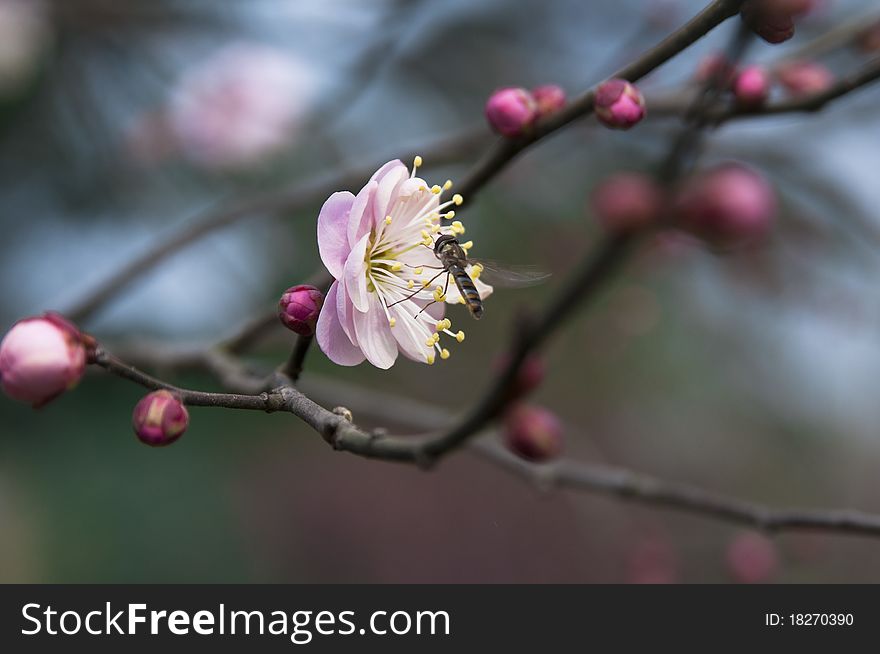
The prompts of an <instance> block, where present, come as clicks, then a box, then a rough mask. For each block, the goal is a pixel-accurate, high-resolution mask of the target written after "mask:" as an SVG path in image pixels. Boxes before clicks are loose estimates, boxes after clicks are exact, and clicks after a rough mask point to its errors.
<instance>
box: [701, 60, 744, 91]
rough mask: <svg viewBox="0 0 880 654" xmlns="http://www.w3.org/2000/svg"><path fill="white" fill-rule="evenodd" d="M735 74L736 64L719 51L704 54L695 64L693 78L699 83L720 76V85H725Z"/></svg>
mask: <svg viewBox="0 0 880 654" xmlns="http://www.w3.org/2000/svg"><path fill="white" fill-rule="evenodd" d="M736 74H737V69H736V66H735V65H734V64H733V63H732V62H730V61H729V60H728V59H727V57H726V56H725V55H724V54H723V53H721V52H713V53H712V54H709V55H706V56H705V57H703V58H702V59H701V60H700V63H699V64H697V71H696V73H694V79H695V80H696V81H697V82H699V83H700V84H705V83H707V82H708V81H709V80H710V79H715V78H719V77H720V78H721V80H722V86H723V87H725V88H726V87H727V86H728V85H729V81H730V80H732V79H733V78H734V77H735V76H736Z"/></svg>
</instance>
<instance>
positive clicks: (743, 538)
mask: <svg viewBox="0 0 880 654" xmlns="http://www.w3.org/2000/svg"><path fill="white" fill-rule="evenodd" d="M725 558H726V562H727V569H728V571H729V572H730V574H731V576H732V577H733V578H734V579H735V580H736V581H738V582H740V583H744V584H758V583H762V582H766V581H769V580H770V579H772V577H773V575H774V574H775V573H776V571H777V569H778V567H779V555H778V554H777V552H776V546H775V545H774V544H773V542H772V541H771V540H770V539H769V538H767V537H766V536H764V535H762V534H758V533H755V532H746V533H742V534H740V535H739V536H737V537H736V538H734V539H733V540H732V541H731V543H730V545H729V546H728V547H727V552H726V555H725Z"/></svg>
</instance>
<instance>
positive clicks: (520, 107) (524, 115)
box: [486, 88, 538, 136]
mask: <svg viewBox="0 0 880 654" xmlns="http://www.w3.org/2000/svg"><path fill="white" fill-rule="evenodd" d="M537 116H538V104H537V103H536V102H535V98H534V97H532V94H531V93H529V92H528V91H526V90H525V89H520V88H505V89H501V90H500V91H495V93H493V94H492V95H491V96H489V100H488V101H487V102H486V119H487V120H488V121H489V125H490V126H491V127H492V129H494V130H495V131H496V132H498V133H499V134H503V135H504V136H517V135H519V134H522V133H523V131H524V130H525V129H526V128H527V127H528V126H529V125H531V124H532V123H533V122H534V121H535V118H537Z"/></svg>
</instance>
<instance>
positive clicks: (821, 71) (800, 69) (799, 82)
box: [776, 61, 834, 96]
mask: <svg viewBox="0 0 880 654" xmlns="http://www.w3.org/2000/svg"><path fill="white" fill-rule="evenodd" d="M776 76H777V78H778V79H779V83H780V84H781V85H782V86H783V87H784V88H785V90H786V91H788V92H789V93H790V94H791V95H794V96H803V95H813V94H814V93H821V92H822V91H826V90H828V88H829V87H831V85H832V84H833V83H834V74H833V73H832V72H831V71H830V70H828V69H827V68H826V67H825V66H823V65H822V64H820V63H818V62H815V61H793V62H790V63H788V64H786V65H784V66H780V67H779V69H778V70H777V71H776Z"/></svg>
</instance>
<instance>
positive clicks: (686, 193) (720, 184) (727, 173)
mask: <svg viewBox="0 0 880 654" xmlns="http://www.w3.org/2000/svg"><path fill="white" fill-rule="evenodd" d="M676 210H677V213H678V215H679V219H680V221H681V226H682V227H683V228H685V229H687V230H689V231H690V232H692V233H693V234H695V235H697V236H699V237H701V238H703V239H705V240H707V241H710V242H713V243H716V244H719V245H734V244H740V243H747V242H751V241H754V240H757V239H758V238H760V237H761V236H763V235H764V234H766V232H767V231H768V230H769V228H770V225H771V223H772V221H773V217H774V215H775V213H776V196H775V194H774V192H773V189H772V187H771V186H770V184H769V183H768V182H767V180H765V179H764V177H763V176H762V175H761V174H759V173H758V172H756V171H754V170H752V169H751V168H747V167H745V166H742V165H740V164H722V165H720V166H716V167H715V168H712V169H710V170H707V171H705V172H702V173H698V174H697V175H696V176H694V177H693V178H692V179H690V180H689V181H688V182H686V183H685V185H684V187H683V188H682V190H681V192H680V195H679V197H678V200H677V202H676Z"/></svg>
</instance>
